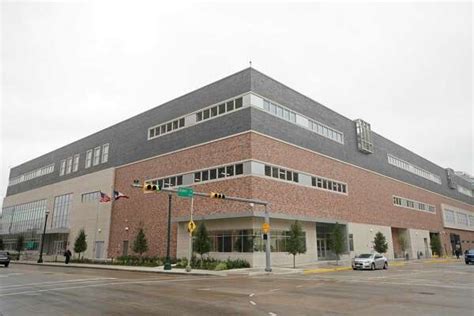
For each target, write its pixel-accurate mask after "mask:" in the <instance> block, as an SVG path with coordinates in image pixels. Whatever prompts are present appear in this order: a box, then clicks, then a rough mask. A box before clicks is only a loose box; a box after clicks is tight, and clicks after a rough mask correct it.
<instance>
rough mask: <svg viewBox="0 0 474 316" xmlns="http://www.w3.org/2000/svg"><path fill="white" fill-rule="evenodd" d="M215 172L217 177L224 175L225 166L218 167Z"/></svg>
mask: <svg viewBox="0 0 474 316" xmlns="http://www.w3.org/2000/svg"><path fill="white" fill-rule="evenodd" d="M217 174H218V177H219V178H224V177H225V167H220V168H218V169H217Z"/></svg>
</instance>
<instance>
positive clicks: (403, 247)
mask: <svg viewBox="0 0 474 316" xmlns="http://www.w3.org/2000/svg"><path fill="white" fill-rule="evenodd" d="M398 243H399V244H400V250H401V251H402V252H403V257H405V252H406V251H407V249H408V240H407V238H406V237H405V236H404V235H399V236H398Z"/></svg>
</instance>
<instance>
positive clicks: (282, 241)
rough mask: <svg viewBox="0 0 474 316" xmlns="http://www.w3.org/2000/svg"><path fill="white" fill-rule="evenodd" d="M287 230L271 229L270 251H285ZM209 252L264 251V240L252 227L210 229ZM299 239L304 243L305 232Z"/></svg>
mask: <svg viewBox="0 0 474 316" xmlns="http://www.w3.org/2000/svg"><path fill="white" fill-rule="evenodd" d="M289 237H290V232H289V231H276V230H274V231H272V232H271V234H270V249H271V251H272V252H287V251H288V248H287V244H288V239H289ZM209 238H210V239H211V250H210V251H211V252H258V251H261V252H264V251H265V241H264V240H263V238H262V232H261V231H257V230H255V231H254V230H252V229H246V230H228V231H210V232H209ZM301 240H302V241H303V243H304V244H305V245H306V233H305V232H303V234H302V236H301Z"/></svg>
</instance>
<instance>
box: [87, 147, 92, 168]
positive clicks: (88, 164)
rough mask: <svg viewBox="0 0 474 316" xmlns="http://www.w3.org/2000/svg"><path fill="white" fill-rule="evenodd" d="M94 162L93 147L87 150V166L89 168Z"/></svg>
mask: <svg viewBox="0 0 474 316" xmlns="http://www.w3.org/2000/svg"><path fill="white" fill-rule="evenodd" d="M91 164H92V149H89V150H88V151H87V152H86V168H89V167H90V166H91Z"/></svg>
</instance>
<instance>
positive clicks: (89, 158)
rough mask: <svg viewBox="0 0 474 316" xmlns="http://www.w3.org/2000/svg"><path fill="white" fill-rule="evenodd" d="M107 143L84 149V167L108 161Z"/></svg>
mask: <svg viewBox="0 0 474 316" xmlns="http://www.w3.org/2000/svg"><path fill="white" fill-rule="evenodd" d="M109 147H110V146H109V144H104V145H102V146H97V147H95V148H94V149H89V150H88V151H86V164H85V167H86V168H90V167H91V166H97V165H98V164H100V163H106V162H107V161H109Z"/></svg>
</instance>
